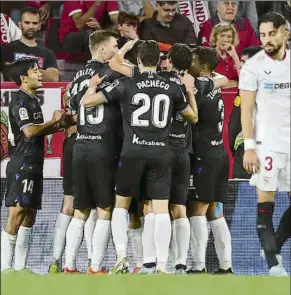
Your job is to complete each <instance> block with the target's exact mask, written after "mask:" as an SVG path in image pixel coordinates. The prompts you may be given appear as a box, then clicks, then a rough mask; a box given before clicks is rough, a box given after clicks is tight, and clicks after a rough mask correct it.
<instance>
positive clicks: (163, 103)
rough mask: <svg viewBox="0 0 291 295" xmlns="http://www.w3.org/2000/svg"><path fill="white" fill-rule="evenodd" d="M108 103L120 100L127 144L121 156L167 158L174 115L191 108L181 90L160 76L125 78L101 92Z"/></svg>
mask: <svg viewBox="0 0 291 295" xmlns="http://www.w3.org/2000/svg"><path fill="white" fill-rule="evenodd" d="M102 93H103V95H104V98H105V101H106V102H111V101H114V100H120V106H121V112H122V118H123V130H124V143H123V148H122V152H121V156H124V157H126V156H128V157H137V158H165V157H168V154H167V148H168V136H169V132H170V123H171V118H172V112H173V111H174V110H175V111H183V110H185V109H186V108H187V107H188V103H187V102H186V98H185V96H184V94H183V92H182V91H181V88H180V87H179V86H178V85H177V84H176V83H174V82H171V81H169V80H167V79H165V78H163V77H161V76H159V75H158V74H157V73H153V72H145V73H142V74H139V75H135V76H134V77H133V78H123V79H120V80H117V81H115V82H114V83H113V84H112V85H111V86H108V87H106V88H104V89H103V90H102Z"/></svg>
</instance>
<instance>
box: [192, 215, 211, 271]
mask: <svg viewBox="0 0 291 295" xmlns="http://www.w3.org/2000/svg"><path fill="white" fill-rule="evenodd" d="M190 226H191V232H192V235H191V250H192V255H193V261H194V265H193V270H202V269H203V268H205V259H206V248H207V241H208V229H207V219H206V217H205V216H193V217H190Z"/></svg>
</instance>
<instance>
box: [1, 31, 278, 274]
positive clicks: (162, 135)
mask: <svg viewBox="0 0 291 295" xmlns="http://www.w3.org/2000/svg"><path fill="white" fill-rule="evenodd" d="M89 48H90V52H91V55H92V59H91V60H90V61H89V62H88V63H87V64H86V66H85V67H84V69H82V70H81V71H79V72H78V73H77V74H76V75H75V77H74V79H73V81H72V82H71V84H70V85H69V87H68V89H67V92H66V94H65V96H64V103H65V105H66V107H67V111H66V114H65V113H64V111H56V112H55V113H54V116H53V119H52V120H50V121H48V122H46V123H43V118H42V113H41V110H40V107H39V105H38V104H37V100H36V98H35V97H34V94H35V90H36V89H37V88H39V87H41V74H40V73H39V70H38V66H37V64H36V63H35V61H34V60H24V61H18V62H16V63H15V64H14V68H13V72H14V75H15V77H14V80H15V81H16V82H17V83H18V85H21V88H20V91H19V93H18V96H17V98H15V99H13V100H12V101H11V104H10V108H9V112H10V113H9V115H10V124H11V129H12V132H13V134H14V136H15V137H16V147H15V150H14V152H13V155H12V157H11V161H10V162H9V164H8V167H7V193H6V205H7V206H9V207H10V208H12V210H11V211H10V212H9V220H8V223H7V226H6V229H5V230H4V231H3V232H2V235H3V236H2V254H3V255H4V254H5V258H4V260H3V259H2V265H1V269H2V270H8V269H11V264H12V258H13V256H15V265H14V268H15V269H16V270H20V269H23V268H25V262H26V260H25V259H26V257H27V251H28V250H27V249H28V247H23V245H24V244H25V245H28V241H27V239H28V238H27V237H29V234H30V230H31V227H32V225H33V223H34V218H35V214H36V210H37V209H40V207H41V194H42V182H41V181H42V167H43V136H44V135H45V134H50V133H53V132H58V131H60V130H61V129H62V128H68V127H69V129H68V130H69V131H68V133H69V136H68V137H67V139H66V140H65V143H64V159H65V163H64V166H65V167H64V169H65V175H64V195H65V198H64V203H63V208H62V212H61V213H60V214H59V216H58V218H57V222H56V228H55V241H54V251H53V262H52V264H51V266H50V268H49V272H50V273H54V272H59V271H60V259H61V256H62V252H63V250H64V247H65V267H64V272H65V273H78V270H77V269H76V264H75V263H76V255H77V252H78V249H79V247H80V245H81V242H82V240H83V236H85V239H86V244H87V249H88V267H87V273H89V274H104V273H107V271H106V270H105V269H104V268H103V267H102V261H103V258H104V255H105V252H106V249H107V245H108V241H109V237H110V234H112V237H113V242H114V245H115V250H116V256H117V262H116V265H115V267H114V268H113V269H112V270H111V271H110V273H112V274H119V273H127V272H128V271H129V261H128V258H127V248H128V213H130V227H131V233H132V235H131V243H132V247H133V251H134V254H135V258H136V268H135V270H134V273H140V274H154V273H157V274H167V273H168V272H167V262H168V257H169V249H170V244H171V248H172V249H173V253H174V254H173V258H172V260H173V261H172V262H173V264H174V272H175V273H176V274H184V273H186V271H187V269H186V268H187V267H186V260H187V254H188V248H189V243H190V242H191V250H192V256H193V261H194V264H193V267H192V268H191V269H190V270H188V273H194V274H195V273H206V267H205V256H206V247H207V240H208V228H207V222H209V224H210V228H211V230H212V233H213V236H214V240H215V249H216V253H217V256H218V259H219V270H218V271H217V272H215V273H216V274H231V273H233V270H232V261H231V236H230V231H229V229H228V226H227V223H226V221H225V219H224V217H223V209H222V208H223V207H222V206H221V204H223V203H224V202H225V201H226V193H227V185H228V168H229V164H228V156H227V153H226V151H225V149H224V146H223V140H222V129H223V119H224V105H223V101H222V97H221V87H223V86H225V85H226V84H227V83H228V80H227V78H226V77H224V76H222V75H219V74H217V73H214V72H213V70H214V69H215V67H216V66H217V64H218V62H219V56H218V54H217V53H216V51H215V49H211V48H206V47H197V48H195V49H194V50H191V49H190V48H189V47H188V46H187V45H184V44H175V45H174V46H173V47H172V48H171V49H170V51H169V53H168V55H167V69H164V70H163V71H161V70H158V69H157V66H158V64H159V60H160V50H159V47H158V44H157V42H155V41H138V40H132V41H129V42H128V43H126V44H125V45H124V46H123V47H122V48H121V49H120V50H118V47H117V39H116V36H115V34H113V33H112V32H109V31H97V32H94V33H92V34H91V36H90V39H89ZM12 77H13V75H12ZM73 121H76V122H77V125H76V126H75V127H73V126H71V125H72V124H73ZM70 126H71V127H70ZM190 160H191V161H190ZM190 175H191V177H190ZM189 179H191V180H192V179H193V183H192V181H190V187H189ZM15 204H18V205H17V206H16V207H11V206H15ZM142 216H143V218H141V217H142ZM11 220H12V221H11ZM3 237H4V240H3ZM19 239H20V241H19ZM13 244H14V246H11V245H13ZM15 244H16V245H15ZM18 244H19V246H18ZM20 245H21V246H20ZM65 245H66V246H65ZM14 252H15V253H14ZM20 254H21V255H22V256H21V255H20ZM3 255H2V257H3ZM23 257H25V258H23ZM267 259H268V257H267ZM3 261H4V263H3ZM3 265H4V266H3ZM275 266H276V265H275Z"/></svg>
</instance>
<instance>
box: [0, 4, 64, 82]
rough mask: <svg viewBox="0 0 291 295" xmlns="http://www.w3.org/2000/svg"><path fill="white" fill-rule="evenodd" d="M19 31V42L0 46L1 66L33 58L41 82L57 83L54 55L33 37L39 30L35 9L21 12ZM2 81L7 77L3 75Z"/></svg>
mask: <svg viewBox="0 0 291 295" xmlns="http://www.w3.org/2000/svg"><path fill="white" fill-rule="evenodd" d="M20 29H21V32H22V35H21V37H20V39H19V40H17V41H13V42H11V43H9V44H5V45H2V46H1V64H2V63H3V64H4V65H5V64H6V65H9V64H11V63H12V62H13V61H15V60H17V59H19V58H22V57H25V56H29V57H34V58H36V59H37V60H38V61H39V66H40V68H41V70H40V71H41V73H42V75H43V81H45V82H57V81H59V71H58V68H57V61H56V58H55V56H54V53H53V52H52V51H51V50H50V49H48V48H46V47H44V46H41V45H39V44H37V43H36V41H35V35H36V33H37V31H38V30H39V29H40V15H39V12H38V10H37V9H36V8H34V7H26V8H24V9H23V10H22V13H21V21H20ZM4 74H5V72H4ZM4 79H7V75H4Z"/></svg>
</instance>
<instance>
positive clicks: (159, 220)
mask: <svg viewBox="0 0 291 295" xmlns="http://www.w3.org/2000/svg"><path fill="white" fill-rule="evenodd" d="M171 231H172V229H171V219H170V215H169V214H155V233H154V238H155V245H156V251H157V268H158V269H163V270H165V269H166V266H167V261H168V257H169V247H170V241H171V233H172V232H171Z"/></svg>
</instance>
